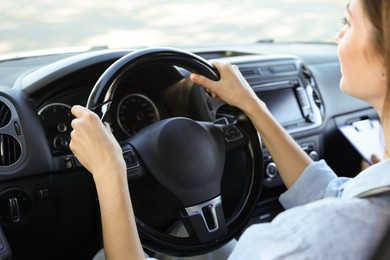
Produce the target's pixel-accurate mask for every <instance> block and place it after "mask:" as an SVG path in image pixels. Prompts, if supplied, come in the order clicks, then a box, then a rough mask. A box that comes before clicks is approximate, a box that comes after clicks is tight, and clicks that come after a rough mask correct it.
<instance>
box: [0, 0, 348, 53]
mask: <svg viewBox="0 0 390 260" xmlns="http://www.w3.org/2000/svg"><path fill="white" fill-rule="evenodd" d="M347 2H348V1H347V0H323V1H320V0H272V1H270V0H239V1H237V0H131V1H129V0H111V1H107V0H55V1H53V0H1V1H0V55H1V54H7V53H10V52H20V51H27V50H41V49H52V48H65V47H76V46H101V45H109V46H113V47H141V46H157V45H160V46H175V47H178V46H184V45H186V46H188V45H189V46H194V45H198V44H202V45H216V44H243V43H253V42H256V41H258V40H261V39H274V40H276V41H328V42H331V41H333V40H334V36H335V34H336V33H337V31H338V30H339V29H340V28H341V26H342V25H341V19H342V17H343V15H344V13H345V6H346V4H347Z"/></svg>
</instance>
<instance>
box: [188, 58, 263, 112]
mask: <svg viewBox="0 0 390 260" xmlns="http://www.w3.org/2000/svg"><path fill="white" fill-rule="evenodd" d="M211 63H212V64H213V65H214V67H215V68H216V69H217V70H218V71H219V73H220V75H221V79H220V80H219V81H213V80H210V79H208V78H206V77H204V76H201V75H198V74H194V73H193V74H191V76H190V78H191V80H192V81H193V82H194V83H196V84H198V85H201V86H203V87H204V88H206V91H207V92H209V93H210V94H211V95H212V96H213V97H214V98H221V99H222V100H223V101H225V102H226V103H229V104H230V105H232V106H235V107H238V108H240V109H242V110H243V111H244V112H248V110H249V109H250V108H251V104H253V103H254V102H253V101H256V100H257V101H256V102H258V99H257V96H256V94H255V93H254V91H253V90H252V88H251V87H250V85H249V84H248V82H247V81H246V80H245V79H244V77H243V76H242V74H241V73H240V71H239V69H238V67H237V66H235V65H231V64H230V63H224V62H221V61H212V62H211Z"/></svg>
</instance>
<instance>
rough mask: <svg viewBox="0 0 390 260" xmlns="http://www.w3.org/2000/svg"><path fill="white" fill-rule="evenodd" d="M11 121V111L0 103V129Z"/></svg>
mask: <svg viewBox="0 0 390 260" xmlns="http://www.w3.org/2000/svg"><path fill="white" fill-rule="evenodd" d="M10 121H11V110H10V109H9V107H8V106H7V105H6V104H5V103H4V102H1V101H0V128H1V127H4V126H6V125H7V124H8V123H9V122H10Z"/></svg>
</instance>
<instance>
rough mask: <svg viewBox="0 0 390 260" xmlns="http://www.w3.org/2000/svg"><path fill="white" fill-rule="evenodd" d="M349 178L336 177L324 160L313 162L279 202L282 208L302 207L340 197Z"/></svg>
mask: <svg viewBox="0 0 390 260" xmlns="http://www.w3.org/2000/svg"><path fill="white" fill-rule="evenodd" d="M348 180H349V178H345V177H337V175H336V174H335V173H334V172H333V170H332V169H331V168H330V167H329V166H328V165H327V164H326V162H325V161H324V160H321V161H318V162H313V163H311V164H310V165H309V166H307V167H306V169H305V170H304V171H303V172H302V174H301V175H300V176H299V178H298V179H297V181H296V182H295V183H294V185H292V186H291V187H290V188H289V189H288V190H287V191H286V192H284V193H283V194H282V195H281V196H280V198H279V201H280V203H281V204H282V205H283V207H284V208H286V209H288V208H292V207H296V206H300V205H304V204H307V203H310V202H313V201H316V200H319V199H322V198H326V197H340V196H341V194H342V192H343V187H344V185H345V183H346V182H347V181H348Z"/></svg>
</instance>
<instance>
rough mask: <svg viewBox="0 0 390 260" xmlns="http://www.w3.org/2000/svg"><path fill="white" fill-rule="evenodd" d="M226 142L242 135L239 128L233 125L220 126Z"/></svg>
mask: <svg viewBox="0 0 390 260" xmlns="http://www.w3.org/2000/svg"><path fill="white" fill-rule="evenodd" d="M221 130H222V133H223V135H224V137H225V140H226V141H227V142H231V141H234V140H237V139H240V138H242V137H243V135H242V133H241V132H240V130H239V129H238V128H237V127H236V126H235V125H228V126H224V127H222V128H221Z"/></svg>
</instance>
